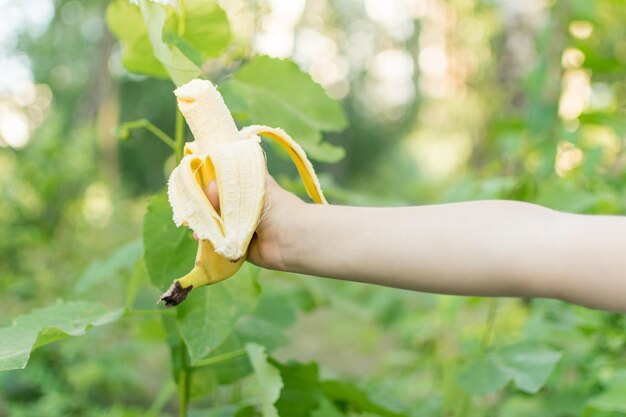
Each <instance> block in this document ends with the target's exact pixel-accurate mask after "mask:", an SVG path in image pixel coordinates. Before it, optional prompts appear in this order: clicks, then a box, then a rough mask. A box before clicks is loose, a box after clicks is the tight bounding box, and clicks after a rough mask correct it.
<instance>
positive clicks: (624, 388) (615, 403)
mask: <svg viewBox="0 0 626 417" xmlns="http://www.w3.org/2000/svg"><path fill="white" fill-rule="evenodd" d="M625 398H626V385H616V386H613V387H610V388H609V389H608V390H606V391H604V392H603V393H601V394H599V395H596V396H594V397H592V398H590V399H589V401H588V402H587V409H592V410H597V411H608V412H614V413H626V401H624V399H625Z"/></svg>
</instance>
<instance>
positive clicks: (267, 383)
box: [246, 343, 283, 417]
mask: <svg viewBox="0 0 626 417" xmlns="http://www.w3.org/2000/svg"><path fill="white" fill-rule="evenodd" d="M246 352H247V353H248V358H249V359H250V363H251V364H252V368H253V369H254V375H255V376H256V378H257V381H258V386H259V387H260V389H261V409H262V410H263V417H278V411H277V410H276V407H274V403H275V402H276V401H277V400H278V398H279V397H280V391H281V390H282V388H283V380H282V378H281V377H280V372H279V371H278V369H276V368H275V367H274V366H273V365H272V364H270V363H269V362H268V361H267V353H266V352H265V348H264V347H263V346H260V345H257V344H255V343H248V344H247V345H246Z"/></svg>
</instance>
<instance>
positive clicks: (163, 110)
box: [0, 0, 626, 417]
mask: <svg viewBox="0 0 626 417" xmlns="http://www.w3.org/2000/svg"><path fill="white" fill-rule="evenodd" d="M185 3H186V5H185V7H186V9H187V15H186V16H187V18H186V20H185V19H183V20H185V21H184V23H183V22H181V19H180V17H181V15H180V13H179V12H177V10H176V8H175V7H172V6H162V5H159V4H156V3H149V2H144V1H142V2H141V4H142V5H143V8H144V10H143V11H144V13H143V14H142V12H141V11H140V9H139V7H138V6H135V5H131V4H130V3H127V2H125V0H115V1H113V2H110V3H109V2H108V1H103V0H93V1H90V2H79V1H76V0H70V1H65V0H56V1H54V2H53V1H51V0H37V1H32V2H28V3H23V2H18V1H15V0H2V1H0V10H1V12H2V13H0V23H1V25H0V27H2V28H4V29H0V63H1V64H2V66H3V68H4V71H3V72H4V74H3V80H2V81H0V195H1V198H0V277H1V278H0V294H1V295H0V302H1V304H2V312H1V313H0V326H4V327H2V328H0V369H6V370H7V371H6V372H2V373H0V415H2V416H4V415H7V416H33V415H42V416H44V415H45V416H90V417H91V416H98V417H100V416H146V415H150V416H170V415H177V413H179V412H180V410H179V408H180V407H181V406H182V407H183V408H184V407H186V406H187V407H188V408H189V409H188V412H189V415H197V416H200V415H202V416H205V415H215V416H234V415H236V416H255V415H263V416H272V415H277V414H278V415H281V416H290V417H291V416H296V417H297V416H309V415H312V416H316V417H320V416H331V417H332V416H344V415H349V416H356V415H359V416H370V415H382V416H441V415H449V416H492V415H501V416H527V415H541V416H555V417H556V416H579V415H585V416H619V415H623V414H626V400H624V398H626V363H625V360H626V358H625V349H624V347H625V341H626V332H624V330H625V327H626V323H625V320H624V317H623V315H619V314H610V313H602V312H595V311H591V310H588V309H584V308H579V307H574V306H569V305H565V304H563V303H559V302H555V301H546V300H509V299H500V300H486V299H481V298H463V297H448V296H435V295H428V294H418V293H410V292H406V291H399V290H393V289H387V288H379V287H374V286H367V285H363V284H354V283H342V282H335V281H331V280H322V279H318V278H313V277H304V276H294V275H288V274H280V273H275V272H271V271H260V270H258V269H256V268H253V267H247V268H244V269H243V270H242V272H241V273H240V274H238V276H237V277H236V278H233V279H232V280H229V281H227V282H225V283H224V284H219V285H218V286H214V287H211V288H206V289H203V290H202V293H201V294H198V295H197V296H196V294H195V293H194V294H193V295H194V296H195V297H191V298H190V300H189V301H188V302H186V303H185V304H183V305H182V306H181V307H180V308H178V310H165V309H163V308H161V307H157V306H155V305H154V301H155V300H156V298H157V295H158V294H159V290H158V288H157V287H158V286H160V285H163V284H164V283H167V282H169V281H170V280H171V279H172V278H174V277H175V276H176V275H177V274H179V273H181V272H183V271H185V270H186V269H188V266H189V265H190V264H189V262H190V259H193V254H194V252H195V248H194V243H193V241H192V240H191V238H190V237H189V235H188V233H187V232H185V231H178V230H176V229H175V228H174V227H173V225H172V224H171V221H170V220H169V217H168V216H169V213H168V210H169V209H168V206H167V204H166V201H165V200H164V198H163V195H162V193H161V191H160V190H161V189H162V188H163V186H164V184H165V179H166V177H167V174H168V173H169V171H170V170H171V169H172V167H173V164H174V163H175V162H174V157H173V154H172V150H171V149H169V148H168V147H167V146H166V145H165V144H163V143H162V142H160V141H159V140H158V139H156V138H155V136H154V135H153V134H152V133H151V132H150V131H149V130H147V129H143V128H138V129H131V127H133V126H137V124H134V125H133V124H131V125H128V124H126V125H125V124H124V123H126V122H132V121H135V120H138V119H145V120H147V121H149V122H150V123H152V124H153V126H154V127H156V128H158V129H160V130H162V131H163V132H165V133H166V134H168V135H171V136H172V137H173V138H181V137H182V136H180V134H177V133H176V132H177V130H176V126H177V123H180V120H179V121H178V122H177V118H176V113H175V102H174V99H173V95H172V90H173V88H174V84H173V83H172V81H171V80H170V79H169V78H171V79H173V80H174V81H175V82H180V81H181V80H184V79H185V77H189V76H195V74H196V73H200V72H201V73H202V74H203V75H204V76H205V77H208V78H209V79H211V80H212V81H214V82H216V83H219V84H220V89H221V90H222V92H223V93H224V95H225V98H226V100H227V102H228V104H229V106H230V108H231V110H233V113H234V115H235V116H236V118H237V122H238V123H239V124H240V125H245V124H248V123H252V122H260V123H263V124H268V125H279V126H283V127H285V128H286V129H287V131H289V132H290V133H292V135H293V136H294V137H295V138H296V139H297V140H299V141H301V142H302V143H303V145H304V146H305V148H306V149H307V151H308V152H309V154H310V155H312V156H313V157H314V158H315V160H316V163H315V165H316V168H317V169H318V171H320V172H321V173H322V180H323V181H322V182H323V186H324V188H325V189H326V190H327V195H328V197H329V199H330V200H331V201H333V202H335V203H339V204H357V205H399V204H430V203H440V202H448V201H459V200H467V199H483V198H506V199H517V200H524V201H532V202H537V203H540V204H543V205H546V206H549V207H553V208H556V209H560V210H566V211H572V212H580V213H607V214H625V208H626V194H625V190H624V184H625V183H626V171H625V170H624V167H625V165H626V152H625V135H626V121H625V120H626V119H625V118H624V115H625V113H626V78H625V75H624V74H625V73H626V26H624V25H623V22H624V21H625V19H626V8H624V6H623V2H621V1H619V0H552V1H540V0H533V1H527V2H517V1H513V0H500V1H486V0H484V1H478V0H395V1H386V2H382V1H376V0H363V1H357V0H353V1H331V0H309V1H306V2H305V1H291V0H284V1H279V0H272V1H248V0H224V1H221V2H219V6H218V4H217V3H214V2H212V1H208V0H207V1H201V0H187V1H186V2H185ZM174 5H175V6H176V5H177V3H175V2H174ZM220 6H221V7H220ZM159 13H163V16H162V17H163V19H162V20H161V21H159ZM107 23H108V27H107ZM181 24H182V25H183V26H184V27H185V28H184V30H182V29H181ZM155 45H157V46H156V47H155ZM154 50H157V51H160V52H159V53H156V54H154V53H153V51H154ZM267 56H271V57H273V58H269V57H267ZM277 58H288V59H290V60H291V61H289V60H286V61H280V60H278V59H277ZM292 61H293V62H295V64H294V63H292ZM307 74H309V75H310V77H309V75H307ZM275 76H278V77H279V78H278V79H275V78H273V77H275ZM311 77H312V80H314V81H315V82H316V83H318V84H319V85H321V87H319V86H318V85H317V84H315V83H314V82H313V81H312V80H311ZM322 88H323V90H322ZM324 92H325V93H324ZM329 97H330V98H329ZM331 98H332V99H334V100H337V101H338V102H340V103H341V107H342V109H343V110H342V109H340V108H339V107H338V106H337V105H336V104H335V103H334V102H333V101H332V100H331ZM291 108H295V109H297V110H298V112H289V111H287V110H288V109H291ZM294 114H295V115H294ZM298 114H304V115H308V116H310V117H298ZM142 124H143V125H145V123H143V122H140V123H139V125H142ZM151 126H152V125H151ZM178 126H182V125H180V124H178ZM116 127H117V128H116ZM153 130H154V128H153ZM118 137H122V138H123V139H127V140H123V141H120V140H119V139H118ZM185 137H186V139H188V140H189V139H190V135H189V133H188V132H186V133H185ZM322 137H323V138H324V140H323V141H321V139H322ZM155 139H156V140H155ZM342 148H343V150H342ZM266 150H267V152H268V157H269V164H270V170H271V172H272V174H273V175H274V176H275V177H277V178H278V179H279V180H280V181H281V183H282V184H283V185H284V186H285V187H287V188H289V189H291V190H292V191H294V192H297V193H300V194H302V191H303V189H302V187H301V185H300V183H299V182H298V180H297V178H296V177H295V170H294V169H293V168H292V167H291V166H290V163H289V162H288V161H287V160H285V159H283V155H282V154H281V153H280V152H278V151H275V150H274V149H273V148H271V147H267V148H266ZM344 150H345V154H344ZM152 195H155V197H151V196H152ZM149 200H150V203H149V209H148V210H147V215H146V218H145V220H144V213H146V207H147V206H148V201H149ZM144 221H145V227H144ZM363 232H364V233H366V230H364V231H363ZM142 237H143V239H142ZM163 242H165V243H164V244H163ZM168 242H169V243H168ZM144 252H145V256H144ZM521 256H523V254H521ZM144 258H145V259H144ZM198 323H203V325H204V326H203V330H202V331H200V330H198V328H199V327H198V326H197V324H198ZM92 327H93V328H92ZM85 332H86V333H85ZM82 333H85V335H84V336H81V337H67V336H68V335H80V334H82ZM60 338H65V340H63V341H62V342H58V343H54V344H49V343H50V342H53V341H55V340H57V339H60ZM48 344H49V345H48ZM44 345H47V346H45V347H43V346H44ZM39 346H41V349H37V350H35V351H34V352H33V354H32V355H31V356H30V360H29V352H30V350H31V348H35V347H39ZM26 361H28V366H27V367H26V368H25V369H23V370H19V369H16V368H21V367H23V366H24V365H25V364H26Z"/></svg>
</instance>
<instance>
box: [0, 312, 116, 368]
mask: <svg viewBox="0 0 626 417" xmlns="http://www.w3.org/2000/svg"><path fill="white" fill-rule="evenodd" d="M122 313H123V310H122V309H118V310H108V309H106V308H105V307H103V306H101V305H99V304H92V303H87V302H83V301H73V302H61V301H59V302H57V303H56V304H53V305H51V306H48V307H44V308H40V309H35V310H33V311H31V312H30V313H28V314H25V315H23V316H19V317H17V318H16V319H15V320H14V324H13V326H10V327H4V328H1V329H0V371H6V370H10V369H22V368H24V367H25V366H26V364H27V362H28V358H29V357H30V353H31V351H33V350H35V349H36V348H38V347H41V346H44V345H47V344H49V343H52V342H54V341H55V340H58V339H61V338H64V337H67V336H79V335H82V334H84V333H85V332H86V331H87V329H89V328H90V327H93V326H100V325H103V324H107V323H110V322H113V321H115V320H117V319H119V318H120V317H121V316H122Z"/></svg>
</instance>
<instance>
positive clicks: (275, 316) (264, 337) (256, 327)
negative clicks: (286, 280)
mask: <svg viewBox="0 0 626 417" xmlns="http://www.w3.org/2000/svg"><path fill="white" fill-rule="evenodd" d="M295 321H296V306H295V305H294V304H293V302H292V300H290V299H289V298H288V296H287V295H284V294H268V293H267V292H265V291H264V293H263V295H262V296H261V298H260V299H259V304H258V305H257V307H256V309H255V311H254V314H251V315H249V316H245V317H242V318H241V319H240V320H239V321H237V323H236V324H235V332H236V335H237V337H238V338H239V340H241V341H242V342H243V343H246V342H254V343H258V344H261V345H263V346H265V348H266V349H267V350H269V351H272V350H274V349H276V348H278V347H280V346H282V345H284V344H286V343H287V337H286V336H285V335H284V334H283V330H284V329H285V328H287V327H289V326H291V325H292V324H293V323H294V322H295Z"/></svg>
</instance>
